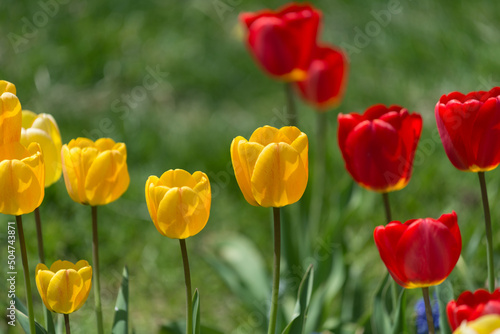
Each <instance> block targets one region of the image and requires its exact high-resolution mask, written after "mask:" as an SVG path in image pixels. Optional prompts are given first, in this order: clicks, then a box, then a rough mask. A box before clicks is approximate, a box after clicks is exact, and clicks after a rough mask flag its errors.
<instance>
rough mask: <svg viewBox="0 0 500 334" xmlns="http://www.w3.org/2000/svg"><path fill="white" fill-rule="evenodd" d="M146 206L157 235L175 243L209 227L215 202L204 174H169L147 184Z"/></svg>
mask: <svg viewBox="0 0 500 334" xmlns="http://www.w3.org/2000/svg"><path fill="white" fill-rule="evenodd" d="M145 192H146V203H147V205H148V210H149V215H150V216H151V219H152V220H153V223H154V224H155V226H156V229H157V230H158V232H160V233H161V234H163V235H164V236H166V237H169V238H172V239H186V238H188V237H191V236H193V235H195V234H197V233H198V232H200V231H201V230H202V229H203V228H204V227H205V225H206V224H207V221H208V217H209V215H210V204H211V201H212V197H211V191H210V182H209V180H208V177H207V175H206V174H205V173H203V172H195V173H193V175H191V174H189V173H188V172H186V171H185V170H182V169H175V170H168V171H166V172H165V173H163V175H162V176H161V177H160V178H158V177H156V176H154V175H152V176H150V177H149V178H148V180H147V181H146V191H145Z"/></svg>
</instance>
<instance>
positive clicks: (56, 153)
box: [21, 128, 62, 187]
mask: <svg viewBox="0 0 500 334" xmlns="http://www.w3.org/2000/svg"><path fill="white" fill-rule="evenodd" d="M29 143H38V144H40V146H41V148H42V151H43V159H44V162H45V184H44V186H45V187H48V186H50V185H51V184H52V183H54V182H55V181H57V180H59V178H60V177H61V173H62V167H61V154H60V152H61V148H60V147H59V148H57V147H56V146H55V145H54V142H53V141H52V138H51V137H50V136H49V135H48V133H46V132H44V131H42V130H40V129H35V128H30V129H27V130H24V129H23V131H22V133H21V144H23V145H25V146H27V145H29Z"/></svg>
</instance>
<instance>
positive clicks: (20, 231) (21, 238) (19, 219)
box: [16, 216, 35, 333]
mask: <svg viewBox="0 0 500 334" xmlns="http://www.w3.org/2000/svg"><path fill="white" fill-rule="evenodd" d="M16 223H17V233H18V234H19V243H20V244H21V258H22V261H23V272H24V286H25V289H26V300H27V304H28V317H29V323H30V333H35V315H34V313H33V300H32V297H31V281H30V267H29V264H28V256H27V254H26V242H25V241H24V230H23V219H22V217H21V216H16Z"/></svg>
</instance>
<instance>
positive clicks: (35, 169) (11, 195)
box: [0, 142, 45, 216]
mask: <svg viewBox="0 0 500 334" xmlns="http://www.w3.org/2000/svg"><path fill="white" fill-rule="evenodd" d="M44 182H45V168H44V163H43V155H42V149H41V148H40V145H38V144H37V143H31V144H30V145H29V146H28V148H25V147H24V146H23V145H21V143H18V142H13V143H5V144H4V145H2V146H0V212H1V213H4V214H8V215H15V216H18V215H22V214H25V213H30V212H32V211H33V210H35V209H36V208H37V207H39V206H40V204H41V203H42V200H43V196H44V193H45V188H44Z"/></svg>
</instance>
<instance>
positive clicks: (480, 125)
mask: <svg viewBox="0 0 500 334" xmlns="http://www.w3.org/2000/svg"><path fill="white" fill-rule="evenodd" d="M435 115H436V122H437V127H438V130H439V135H440V136H441V141H442V142H443V146H444V150H445V151H446V154H447V155H448V158H449V159H450V161H451V163H452V164H453V166H455V167H456V168H458V169H460V170H464V171H471V172H484V171H488V170H491V169H493V168H495V167H496V166H497V165H498V164H499V163H500V87H495V88H493V89H491V90H490V91H489V92H485V91H479V92H471V93H469V94H467V95H464V94H462V93H459V92H453V93H450V94H448V95H443V96H442V97H441V99H439V102H438V103H437V104H436V108H435Z"/></svg>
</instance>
